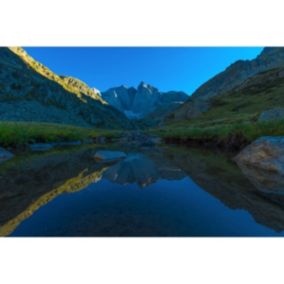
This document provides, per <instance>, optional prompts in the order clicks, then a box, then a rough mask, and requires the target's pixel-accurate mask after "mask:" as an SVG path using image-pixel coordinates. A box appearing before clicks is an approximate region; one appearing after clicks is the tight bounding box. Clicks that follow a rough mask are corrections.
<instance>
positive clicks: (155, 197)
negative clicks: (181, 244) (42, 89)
mask: <svg viewBox="0 0 284 284" xmlns="http://www.w3.org/2000/svg"><path fill="white" fill-rule="evenodd" d="M124 150H125V149H124ZM95 151H96V149H95V148H92V147H89V148H79V149H74V150H72V151H71V150H68V151H57V152H52V153H46V154H37V155H30V156H27V157H22V158H18V159H14V160H11V161H9V162H6V163H4V164H2V165H1V167H0V235H2V236H4V235H10V234H12V233H13V232H14V231H15V230H16V229H17V227H18V226H19V227H21V226H20V224H21V223H22V222H23V221H24V220H29V218H30V220H32V217H31V216H32V215H33V214H34V213H35V212H37V210H39V209H40V208H42V207H46V206H47V207H46V208H48V206H49V204H52V202H53V200H55V199H56V198H57V197H59V196H61V195H63V194H66V193H67V194H69V193H71V192H73V193H74V192H78V191H80V190H83V189H87V188H90V186H91V185H92V187H91V189H92V190H96V187H94V184H103V183H102V182H104V181H108V182H111V183H112V184H118V185H121V186H123V188H126V189H130V187H129V185H135V184H136V185H138V187H140V188H145V190H148V193H147V194H148V195H147V196H148V197H147V198H148V199H147V202H146V201H143V202H142V201H140V203H137V204H138V205H137V206H136V208H132V207H131V206H132V205H131V204H129V202H128V201H127V200H128V197H127V195H128V196H129V195H131V194H132V195H133V196H135V198H136V200H139V198H140V197H141V198H144V197H142V195H141V193H139V191H134V190H133V191H132V193H130V191H127V193H126V191H125V192H123V193H122V192H121V194H120V196H118V195H117V192H116V193H115V194H114V193H113V192H112V193H110V191H109V192H108V189H105V190H104V191H103V189H101V191H99V189H98V188H97V191H98V193H97V194H98V195H97V196H96V202H99V201H98V200H100V197H101V200H102V201H100V202H101V204H102V203H103V202H106V201H105V199H106V196H107V198H109V202H110V206H108V207H103V206H102V205H100V204H99V203H96V204H89V202H90V200H87V198H88V197H86V196H82V195H80V202H82V206H83V204H84V202H85V204H89V205H88V206H90V208H92V210H95V207H96V208H97V210H100V208H101V207H102V209H101V211H102V210H104V212H99V213H98V212H96V214H97V215H94V214H95V213H94V212H93V211H92V213H91V212H89V213H88V212H87V213H88V214H89V215H91V214H93V215H92V222H97V223H96V229H94V227H92V226H90V225H89V224H88V218H89V217H88V216H89V215H88V214H87V213H85V214H86V217H85V220H83V221H82V220H81V219H80V220H81V221H80V222H81V226H82V227H84V229H85V231H84V232H86V230H88V229H87V228H89V227H90V229H89V231H88V232H87V233H85V234H86V235H108V233H107V231H106V230H110V229H109V227H110V226H109V227H108V229H103V228H104V226H106V224H104V222H105V221H104V220H105V219H103V218H102V216H104V218H105V216H107V218H108V222H113V221H114V217H113V216H116V217H117V216H118V214H124V216H123V217H124V219H123V220H126V221H125V222H127V220H128V222H129V218H132V217H134V215H133V212H132V211H133V210H134V211H135V214H136V215H135V216H138V217H136V218H138V219H139V224H144V225H143V226H145V228H146V227H147V233H145V235H172V236H176V235H195V234H198V233H197V232H194V230H195V229H194V227H193V225H192V223H190V220H189V219H188V220H187V219H186V218H189V217H187V216H190V215H192V214H194V213H195V211H194V210H196V209H194V208H193V206H192V204H191V203H190V202H189V201H188V202H189V204H191V205H190V206H189V207H188V208H187V207H186V202H187V198H191V197H190V196H189V195H186V194H185V192H186V191H190V190H191V188H188V184H187V185H186V184H185V180H189V181H191V183H194V184H196V185H197V186H198V188H200V189H202V190H203V191H205V192H207V193H209V194H210V196H211V198H212V196H213V197H214V198H217V199H218V200H219V201H221V202H222V203H223V204H224V205H225V206H226V207H227V208H230V209H242V210H245V211H246V212H249V214H250V215H251V216H252V217H253V219H254V220H255V221H254V222H256V223H259V224H261V225H264V226H266V227H267V228H270V229H272V230H274V231H275V232H282V231H283V230H284V199H283V196H282V195H281V194H275V192H274V191H273V192H270V191H267V190H259V188H262V189H263V186H264V185H263V184H262V183H261V182H259V181H258V183H255V182H254V181H252V178H251V176H249V178H248V177H247V176H246V175H244V174H243V173H242V171H241V170H240V169H239V167H238V166H237V165H236V164H235V163H233V162H232V161H231V159H230V158H228V157H226V156H224V155H222V154H216V153H213V152H210V151H205V150H200V149H199V150H198V149H186V148H181V147H163V148H159V149H156V148H155V149H144V150H141V151H139V152H137V151H128V156H127V158H126V159H124V160H122V161H119V162H117V163H114V164H104V163H97V162H95V160H94V159H93V156H94V153H95ZM125 151H127V150H125ZM165 181H167V184H166V185H167V186H168V185H170V186H172V189H171V191H167V190H166V187H165ZM274 181H275V179H274ZM260 184H261V186H260ZM274 184H275V183H274ZM152 185H157V187H158V188H159V191H157V190H156V192H154V190H153V189H152V187H151V186H152ZM157 187H156V188H157ZM163 192H164V194H163ZM111 194H112V196H113V198H112V197H111ZM74 196H76V195H74ZM133 196H132V197H133ZM102 197H103V198H102ZM78 198H79V197H78ZM165 198H168V199H167V203H165ZM206 198H207V197H206ZM82 199H83V201H82ZM112 199H114V200H112ZM118 200H119V202H120V204H124V203H125V204H124V207H123V208H125V211H124V212H121V207H118V205H117V204H118ZM141 200H142V199H141ZM171 200H174V201H175V202H176V203H175V206H176V207H172V204H171V203H170V202H171ZM151 201H153V202H156V203H155V204H156V207H155V210H156V211H155V212H154V213H152V215H151V216H150V215H149V216H148V215H147V216H146V215H145V214H146V213H145V212H147V209H148V208H150V207H149V206H150V205H149V203H150V202H151ZM61 202H62V204H64V200H62V201H61ZM94 202H95V201H94ZM179 202H180V204H185V207H184V208H183V212H182V211H179V210H178V204H179ZM197 202H199V201H197ZM208 202H209V201H208ZM210 202H211V201H210ZM78 203H79V201H78ZM166 204H167V205H166ZM200 204H203V203H202V200H200ZM61 206H63V205H61ZM200 206H201V205H200ZM86 207H87V205H86ZM133 207H134V205H133ZM126 208H127V210H126ZM173 208H174V209H173ZM85 210H87V209H85ZM131 210H132V211H131ZM139 210H141V212H138V211H139ZM206 210H207V208H206V207H205V208H204V211H206ZM220 210H222V211H223V213H222V214H224V215H225V214H228V212H229V211H226V210H228V209H226V210H225V209H220ZM89 211H90V210H89ZM130 211H131V212H132V213H129V212H130ZM158 211H159V213H161V214H160V215H159V214H158V213H157V212H158ZM167 211H169V212H167ZM173 211H174V212H173ZM82 212H83V209H82V208H81V207H80V206H79V205H78V208H77V210H75V211H74V212H73V213H72V214H74V216H75V215H76V216H77V215H78V216H79V215H80V214H82ZM102 214H103V215H102ZM143 214H144V215H143ZM82 216H83V215H82ZM94 216H96V218H95V217H94ZM98 216H99V217H98ZM158 216H162V217H158ZM57 218H60V216H59V217H58V216H57ZM94 218H95V221H94ZM98 218H102V219H101V222H100V220H98ZM155 218H156V219H155ZM149 220H151V224H153V220H154V221H155V225H151V226H152V227H151V226H150V222H149ZM171 220H172V221H171ZM176 220H181V221H180V225H179V223H176ZM59 221H60V220H59ZM207 221H208V232H206V228H205V229H203V231H202V232H204V235H208V234H209V232H211V231H209V227H210V220H206V222H207ZM55 222H56V220H55ZM200 222H201V220H200ZM202 222H204V220H203V219H202ZM247 222H248V221H247ZM62 223H63V226H68V227H71V228H72V224H66V223H64V222H62ZM124 225H125V224H116V225H115V226H114V225H112V229H113V231H112V233H109V234H110V235H117V234H118V233H117V232H118V229H117V228H118V226H121V227H123V226H124ZM225 225H226V224H225ZM225 225H224V226H225ZM128 226H129V224H128ZM228 226H229V224H228ZM100 227H101V228H100ZM114 227H115V228H114ZM205 227H206V226H205ZM120 229H121V228H120ZM131 229H132V231H131V232H133V230H135V232H134V233H133V235H144V234H143V228H142V226H141V225H140V226H137V228H134V227H132V228H131ZM204 230H205V231H204ZM210 230H212V229H210ZM102 232H103V233H102ZM207 233H208V234H207ZM199 234H200V232H199ZM218 234H219V235H222V232H219V231H218V232H217V231H216V232H214V234H213V235H218ZM224 234H226V233H225V232H224ZM124 235H127V233H125V234H124ZM241 235H245V232H243V234H241Z"/></svg>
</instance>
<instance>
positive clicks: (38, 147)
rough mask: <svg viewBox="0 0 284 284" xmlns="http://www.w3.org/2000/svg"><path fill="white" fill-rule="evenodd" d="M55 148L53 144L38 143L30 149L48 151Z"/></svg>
mask: <svg viewBox="0 0 284 284" xmlns="http://www.w3.org/2000/svg"><path fill="white" fill-rule="evenodd" d="M53 147H54V145H53V144H49V143H36V144H31V145H30V149H31V150H32V151H36V152H37V151H48V150H50V149H52V148H53Z"/></svg>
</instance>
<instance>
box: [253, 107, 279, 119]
mask: <svg viewBox="0 0 284 284" xmlns="http://www.w3.org/2000/svg"><path fill="white" fill-rule="evenodd" d="M258 120H259V121H270V120H284V108H280V107H279V108H273V109H270V110H267V111H264V112H262V113H261V114H260V116H259V119H258Z"/></svg>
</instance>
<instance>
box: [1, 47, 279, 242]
mask: <svg viewBox="0 0 284 284" xmlns="http://www.w3.org/2000/svg"><path fill="white" fill-rule="evenodd" d="M208 68H209V67H208ZM177 76H178V75H177ZM140 79H143V78H139V80H140ZM169 80H170V79H169ZM188 80H189V82H190V78H188ZM114 86H115V87H112V86H109V87H110V88H108V89H106V90H105V91H101V90H98V89H97V87H94V86H89V85H88V84H87V83H85V82H83V81H82V80H81V78H80V79H79V78H75V77H74V76H69V75H68V74H60V75H59V74H57V73H55V72H53V71H51V69H49V68H48V67H46V66H45V65H44V64H42V63H40V62H39V61H37V60H36V59H34V58H33V57H31V56H30V55H29V54H28V53H27V52H26V51H25V50H24V49H23V48H20V47H11V48H8V47H7V48H6V47H1V48H0V188H1V190H0V204H1V208H2V209H1V210H0V235H3V236H5V235H16V236H25V235H29V236H31V235H32V236H197V235H202V236H208V235H214V236H223V235H225V236H235V235H241V236H245V235H252V236H258V235H273V236H277V235H283V232H284V221H283V220H284V218H283V216H284V215H283V214H284V213H283V208H284V205H283V204H284V203H283V198H282V195H283V184H284V183H283V176H284V138H283V137H284V96H283V93H284V48H280V47H275V48H273V47H267V48H264V49H263V50H262V51H261V53H260V54H259V55H258V56H257V57H256V58H255V59H252V60H238V61H237V62H235V63H233V64H231V65H230V66H228V67H227V68H226V69H225V70H224V71H222V72H221V73H218V74H217V75H215V76H213V77H212V78H211V79H209V80H208V81H207V82H205V83H203V84H202V85H201V86H200V87H198V88H197V90H196V91H194V92H193V93H192V94H188V93H186V92H183V91H182V90H178V89H177V90H174V88H173V89H169V90H168V91H161V90H159V89H158V88H157V87H155V86H154V85H152V84H149V83H146V82H144V81H140V83H139V84H138V85H137V87H131V85H130V87H128V86H126V85H114ZM142 189H143V190H142ZM177 189H178V190H177ZM175 190H176V191H175ZM93 204H95V206H94V205H93ZM188 204H190V206H189V207H188ZM196 204H199V205H198V207H196ZM204 204H210V206H211V207H212V208H214V210H213V209H212V210H213V211H212V212H211V213H210V212H209V211H206V210H205V211H206V213H204V212H203V211H202V208H204ZM199 206H200V207H199ZM54 208H55V209H56V210H57V211H56V210H55V211H54ZM63 208H64V210H63ZM168 208H170V210H168ZM200 208H201V209H200ZM65 209H66V211H65ZM237 209H242V210H243V211H242V212H240V211H238V210H237ZM212 214H213V215H212ZM194 215H196V216H197V219H196V220H194V219H192V217H191V216H194ZM212 216H214V218H215V219H214V222H213V223H214V226H213V227H212V226H211V221H212V220H211V218H212ZM227 216H229V217H228V219H226V218H227ZM55 219H56V220H58V224H56V223H54V222H53V221H52V220H55ZM219 220H222V221H220V222H219ZM222 222H223V223H222ZM43 223H44V224H45V226H43V227H41V226H40V224H43ZM178 224H179V225H178ZM230 224H234V225H235V228H237V229H232V228H231V227H230Z"/></svg>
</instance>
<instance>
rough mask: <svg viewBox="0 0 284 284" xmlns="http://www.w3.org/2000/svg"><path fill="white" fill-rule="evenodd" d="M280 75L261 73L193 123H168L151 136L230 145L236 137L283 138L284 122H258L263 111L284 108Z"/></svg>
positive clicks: (283, 81) (218, 99)
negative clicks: (220, 142) (209, 141)
mask: <svg viewBox="0 0 284 284" xmlns="http://www.w3.org/2000/svg"><path fill="white" fill-rule="evenodd" d="M281 70H282V69H280V71H281ZM282 71H283V70H282ZM277 72H279V70H278V69H273V70H270V71H267V72H263V73H259V74H258V75H256V76H255V77H252V78H251V79H250V82H249V83H250V84H247V85H244V86H243V87H241V88H239V89H236V90H233V91H231V92H229V93H226V94H223V95H219V96H216V97H214V98H212V99H211V100H210V107H209V110H208V111H207V112H205V113H202V114H201V115H199V116H197V117H195V118H191V119H184V120H179V121H175V120H173V121H171V120H168V121H167V122H166V123H167V124H166V125H165V127H164V128H161V129H158V128H157V129H153V130H151V132H153V133H155V134H157V135H159V136H161V137H164V138H169V139H171V138H172V139H178V140H179V141H180V142H182V141H183V140H214V141H228V140H229V139H232V138H234V137H236V136H238V137H242V138H243V139H244V140H246V141H247V142H251V141H253V140H255V139H257V138H259V137H261V136H267V135H269V136H278V135H284V121H267V122H259V121H258V118H259V115H260V114H261V113H262V112H263V111H265V110H269V109H273V108H276V107H283V108H284V96H283V94H284V78H282V77H281V78H279V76H278V75H277V74H278V73H277Z"/></svg>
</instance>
